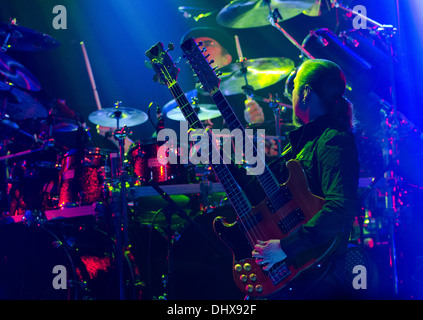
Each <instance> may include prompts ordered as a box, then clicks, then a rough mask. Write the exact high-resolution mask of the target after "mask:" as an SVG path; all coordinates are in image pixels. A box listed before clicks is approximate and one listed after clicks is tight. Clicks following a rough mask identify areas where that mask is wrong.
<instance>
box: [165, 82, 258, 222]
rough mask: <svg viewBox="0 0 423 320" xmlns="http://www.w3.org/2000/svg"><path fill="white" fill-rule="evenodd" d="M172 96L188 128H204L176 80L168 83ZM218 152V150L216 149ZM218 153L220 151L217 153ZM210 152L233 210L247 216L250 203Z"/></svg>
mask: <svg viewBox="0 0 423 320" xmlns="http://www.w3.org/2000/svg"><path fill="white" fill-rule="evenodd" d="M168 87H169V89H170V91H171V93H172V96H173V97H174V99H175V101H176V103H177V104H178V106H179V108H180V110H181V111H182V113H183V115H184V117H185V119H186V120H187V121H188V125H189V127H190V129H205V128H204V126H203V124H202V123H201V121H200V119H199V118H198V116H197V114H196V113H195V111H194V109H193V108H192V106H191V104H190V103H189V101H188V99H187V98H186V96H185V94H184V92H183V91H182V89H181V87H180V86H179V84H178V82H177V81H174V82H173V83H171V84H169V85H168ZM209 146H210V149H211V150H213V149H212V148H215V145H214V144H213V143H212V140H211V139H209ZM216 152H219V151H216ZM218 154H220V152H219V153H218ZM211 155H212V152H210V153H209V155H208V157H209V160H210V161H209V163H210V164H211V166H212V168H213V171H214V172H215V173H216V175H217V177H218V178H219V181H220V183H221V184H222V186H223V189H224V190H225V192H226V194H227V196H228V198H229V200H230V201H231V203H232V206H233V208H234V209H235V212H236V213H237V215H238V217H239V218H241V219H243V218H244V217H247V216H248V214H249V213H250V211H251V204H250V202H249V201H248V199H247V197H246V196H245V194H244V192H243V191H242V190H241V188H240V187H239V185H238V184H237V182H236V180H235V178H234V177H233V175H232V173H231V172H230V170H229V168H228V167H227V166H226V164H225V163H224V161H223V159H220V161H219V163H218V164H216V163H213V161H212V156H211Z"/></svg>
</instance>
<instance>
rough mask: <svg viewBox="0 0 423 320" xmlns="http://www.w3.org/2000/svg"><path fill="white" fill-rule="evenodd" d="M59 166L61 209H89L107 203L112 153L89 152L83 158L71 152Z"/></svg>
mask: <svg viewBox="0 0 423 320" xmlns="http://www.w3.org/2000/svg"><path fill="white" fill-rule="evenodd" d="M60 166H61V169H60V174H59V206H60V207H73V206H78V205H90V204H94V203H96V202H104V201H105V200H106V192H105V188H106V185H105V182H106V175H107V174H108V172H110V166H109V153H107V152H106V151H104V150H102V149H100V148H89V149H86V150H84V151H83V153H82V154H81V153H80V152H78V151H77V150H71V151H69V152H67V153H66V154H65V155H64V156H63V157H62V158H61V160H60Z"/></svg>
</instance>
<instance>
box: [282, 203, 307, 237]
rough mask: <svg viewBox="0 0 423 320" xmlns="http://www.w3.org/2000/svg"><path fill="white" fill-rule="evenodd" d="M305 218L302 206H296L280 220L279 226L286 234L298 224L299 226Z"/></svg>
mask: <svg viewBox="0 0 423 320" xmlns="http://www.w3.org/2000/svg"><path fill="white" fill-rule="evenodd" d="M304 219H305V216H304V213H303V211H302V210H301V209H300V208H296V209H295V210H294V211H292V212H290V213H289V214H288V215H287V216H286V217H285V218H283V219H282V220H280V221H279V222H278V226H279V228H280V229H281V231H282V233H284V234H286V233H288V232H290V231H292V230H293V229H294V228H295V227H296V226H298V225H299V224H300V223H302V221H303V220H304Z"/></svg>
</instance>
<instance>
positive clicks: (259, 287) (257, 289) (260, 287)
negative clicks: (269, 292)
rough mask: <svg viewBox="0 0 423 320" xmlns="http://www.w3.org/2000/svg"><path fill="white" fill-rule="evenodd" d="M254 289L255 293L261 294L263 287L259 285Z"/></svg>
mask: <svg viewBox="0 0 423 320" xmlns="http://www.w3.org/2000/svg"><path fill="white" fill-rule="evenodd" d="M255 289H256V291H257V292H263V286H262V285H261V284H258V285H256V288H255ZM250 292H251V291H250Z"/></svg>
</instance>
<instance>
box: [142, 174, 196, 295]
mask: <svg viewBox="0 0 423 320" xmlns="http://www.w3.org/2000/svg"><path fill="white" fill-rule="evenodd" d="M148 185H150V186H152V187H153V189H154V190H156V192H157V193H158V194H159V195H160V196H161V197H162V198H163V200H165V201H166V202H167V203H168V205H167V206H166V208H165V209H164V213H165V218H166V235H167V274H165V275H163V288H164V293H163V295H162V296H161V299H163V300H168V299H172V298H173V251H172V248H173V244H174V241H175V236H176V234H175V232H174V231H173V230H172V215H173V213H176V214H177V215H178V216H179V217H180V218H182V219H184V220H186V221H188V222H189V223H190V224H193V223H194V221H193V220H192V219H191V218H190V216H188V214H187V213H186V212H185V210H184V209H182V208H181V207H180V206H178V205H177V204H176V202H175V201H173V199H172V198H171V197H170V196H169V195H168V194H167V193H166V192H165V191H164V190H163V189H162V188H160V187H159V185H158V184H157V183H156V182H155V181H153V180H150V181H149V182H148ZM176 240H177V239H176Z"/></svg>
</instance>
